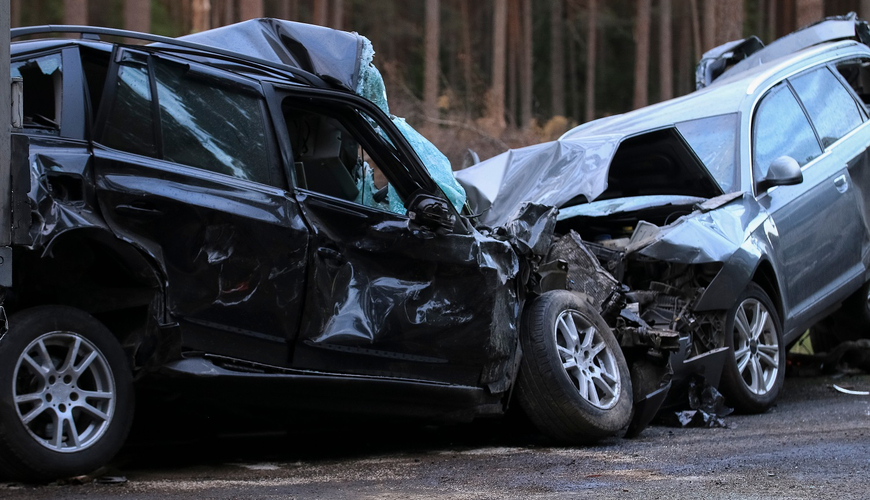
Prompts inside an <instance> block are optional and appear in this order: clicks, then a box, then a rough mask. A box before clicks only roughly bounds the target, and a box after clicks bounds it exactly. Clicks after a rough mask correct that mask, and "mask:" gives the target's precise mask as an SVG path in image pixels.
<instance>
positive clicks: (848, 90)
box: [786, 64, 867, 153]
mask: <svg viewBox="0 0 870 500" xmlns="http://www.w3.org/2000/svg"><path fill="white" fill-rule="evenodd" d="M815 71H827V72H828V73H829V74H831V75H833V77H834V79H835V80H836V81H837V82H839V84H840V86H842V87H843V88H844V90H845V91H846V95H848V96H849V97H851V98H852V104H853V105H854V106H855V108H856V109H857V110H858V116H859V118H860V119H861V122H860V123H858V125H856V126H855V127H854V128H852V129H851V130H849V131H847V132H846V133H845V134H843V135H842V136H840V137H838V138H837V140H835V141H834V142H832V143H830V144H828V145H827V146H825V145H824V142H822V136H821V135H820V134H819V130H818V128H817V127H816V123H815V122H814V121H813V117H812V116H810V112H809V110H808V109H807V107H806V104H805V103H804V101H803V99H801V96H800V94H799V93H798V91H797V89H795V88H794V86H793V85H792V80H793V79H795V78H800V77H801V76H804V75H808V74H810V73H813V72H815ZM786 80H787V81H788V86H789V87H790V88H791V90H792V93H793V94H794V96H795V98H796V99H797V100H798V103H799V104H800V105H801V108H802V109H803V110H804V114H805V115H806V117H807V119H808V120H809V122H810V126H811V127H812V128H813V132H815V134H816V140H818V141H819V145H820V146H821V147H822V152H823V153H824V152H825V151H827V150H828V149H830V148H831V147H832V146H834V145H835V144H837V143H838V142H840V141H841V140H842V139H843V138H844V137H846V136H848V135H849V134H851V133H852V132H854V131H855V130H857V129H858V127H860V126H861V125H863V124H864V123H866V121H867V117H866V116H865V114H864V112H863V111H862V108H863V107H864V106H863V105H859V103H858V101H857V100H856V99H855V95H854V94H855V91H854V90H853V89H852V87H851V86H850V85H849V84H848V83H847V82H845V81H844V80H843V76H842V75H840V72H839V71H837V69H836V68H832V67H831V64H824V65H820V66H816V67H813V68H809V69H807V70H805V71H801V72H800V73H797V74H795V75H791V76H789V77H788V78H787V79H786Z"/></svg>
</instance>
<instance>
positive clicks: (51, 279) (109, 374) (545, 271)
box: [0, 19, 670, 480]
mask: <svg viewBox="0 0 870 500" xmlns="http://www.w3.org/2000/svg"><path fill="white" fill-rule="evenodd" d="M53 32H65V33H79V34H81V38H80V39H69V38H67V39H60V38H54V39H42V40H27V41H21V42H16V43H13V46H12V47H13V48H12V75H13V77H17V78H20V79H21V80H23V110H22V111H23V112H22V113H21V118H22V120H21V122H20V123H19V125H20V127H19V128H16V129H15V130H14V133H13V138H12V139H13V163H12V177H13V178H12V184H13V189H12V193H9V194H8V200H7V201H8V203H10V204H11V209H12V220H11V221H9V223H10V224H11V225H12V236H13V245H12V246H11V247H6V248H2V249H0V252H2V256H3V258H4V259H3V261H2V262H3V264H2V265H0V285H2V286H3V288H2V290H3V309H2V310H0V312H2V311H4V310H5V312H8V313H9V319H8V321H6V320H5V317H4V321H3V322H2V323H3V324H4V325H5V326H6V327H7V328H6V329H4V333H3V335H2V336H0V468H2V469H5V471H6V473H7V474H9V475H10V476H13V477H18V478H24V479H36V480H39V479H46V478H52V477H58V476H68V475H74V474H79V473H84V472H88V471H90V470H93V469H94V468H96V467H98V466H100V465H101V464H103V463H104V462H106V461H107V460H109V459H111V457H112V456H113V455H114V454H115V453H116V452H117V450H118V449H119V447H120V446H121V445H122V443H123V441H124V440H125V438H126V436H127V433H128V430H129V428H130V425H131V421H132V415H133V406H134V399H135V398H134V388H135V389H136V390H137V391H138V390H139V389H140V388H145V387H149V388H150V387H160V388H161V390H163V391H165V392H164V393H170V392H177V393H178V394H182V395H184V397H188V398H196V397H199V398H201V402H202V404H212V405H221V406H223V407H224V408H225V409H226V411H228V412H234V411H237V412H246V411H253V410H254V409H255V408H260V407H263V406H267V407H272V408H280V409H282V410H287V409H289V410H292V411H294V412H296V413H295V414H297V415H306V416H311V415H319V414H324V415H332V416H336V415H338V416H341V415H345V414H355V415H366V416H369V417H373V418H379V417H382V416H402V417H418V418H423V419H426V420H434V421H468V420H471V419H474V418H476V417H479V416H491V415H499V414H502V413H504V412H505V411H506V409H507V408H508V405H509V403H510V402H511V399H512V398H511V396H512V395H514V394H515V395H516V398H517V399H518V401H519V403H520V405H521V406H522V407H523V408H524V409H525V412H526V413H527V414H528V415H529V417H530V418H531V419H532V421H533V422H534V423H535V424H536V425H537V426H538V427H539V428H540V429H541V430H542V431H544V432H545V433H547V434H549V435H551V436H553V437H555V438H557V439H559V440H562V441H565V442H574V443H578V442H589V441H593V440H595V439H598V438H601V437H603V436H607V435H611V434H613V433H615V432H617V431H618V430H619V429H621V428H623V427H624V426H625V425H626V424H627V423H628V422H629V419H630V415H631V413H632V405H633V400H634V399H642V398H640V397H638V396H643V394H640V395H634V394H633V391H632V380H631V378H630V377H629V367H628V363H627V362H626V356H628V355H629V353H632V354H631V356H633V357H634V358H633V359H636V358H637V357H638V356H641V357H643V356H647V355H649V356H650V359H653V361H651V362H652V363H658V365H657V366H659V367H661V366H662V365H664V362H663V361H655V359H658V360H661V359H666V358H664V357H662V356H658V357H656V355H655V354H656V353H658V352H659V351H660V350H662V349H666V348H667V346H665V345H664V343H667V340H668V339H669V338H670V337H668V336H667V335H665V336H664V337H657V336H656V335H657V334H656V332H655V331H653V330H652V329H643V328H635V329H633V330H632V329H626V330H625V331H624V332H621V333H620V338H619V340H617V338H616V337H615V336H614V334H613V332H612V330H611V329H610V328H609V327H608V326H607V324H606V323H605V322H604V320H603V319H602V316H601V315H599V310H602V306H603V303H604V302H607V301H611V302H612V301H613V300H614V299H613V297H611V296H609V295H608V294H605V295H604V296H602V297H601V298H600V300H599V299H596V298H593V297H592V296H590V295H584V294H581V293H577V292H572V291H567V290H566V289H567V288H569V287H568V282H569V279H568V266H567V263H566V262H565V259H558V258H555V257H554V256H553V252H552V249H553V248H554V246H553V243H554V241H556V240H555V238H554V236H553V230H554V227H555V209H552V208H549V207H543V206H538V205H533V204H526V205H524V206H523V207H522V208H521V209H520V210H519V211H518V212H517V213H516V214H515V216H514V217H513V218H512V219H511V220H510V221H509V222H508V223H506V224H504V225H500V226H498V227H484V226H480V225H476V224H475V223H473V222H472V221H473V217H470V216H469V215H468V213H467V208H463V203H464V194H462V193H461V192H460V193H459V194H458V195H457V194H456V193H454V195H453V196H448V195H445V192H447V191H449V190H450V189H455V187H456V186H452V185H450V181H451V180H452V177H450V179H449V180H448V179H444V178H443V175H442V179H441V180H439V181H437V182H436V180H433V178H437V176H436V175H434V173H430V172H434V169H433V166H432V163H430V162H429V161H425V159H426V158H428V157H429V156H428V155H429V152H430V151H431V150H430V149H427V148H428V146H427V144H426V143H424V141H421V139H420V138H419V137H418V136H415V135H413V133H411V132H407V128H408V127H407V125H405V124H404V122H403V121H401V120H396V119H391V117H390V116H389V115H388V114H387V113H386V107H385V105H384V104H385V102H386V101H385V100H384V101H383V102H382V103H380V104H381V105H380V106H379V105H376V104H374V103H373V102H372V100H371V99H366V98H363V97H360V95H358V94H359V93H360V92H359V91H358V89H360V88H369V89H375V90H377V89H379V88H381V85H382V81H381V80H379V75H377V72H376V70H374V69H373V67H372V66H371V65H370V64H369V61H370V59H371V55H372V52H371V50H370V44H368V41H367V40H365V39H364V38H363V37H360V36H358V35H356V34H351V33H344V32H338V31H334V30H329V29H326V28H320V27H315V26H308V25H302V24H298V23H290V22H287V21H278V20H274V19H259V20H253V21H247V22H245V23H241V24H238V25H234V26H230V27H225V28H220V29H217V30H212V31H209V32H205V33H202V34H198V35H193V36H191V37H186V38H182V39H170V38H163V37H157V36H153V35H145V34H140V33H131V32H126V31H119V30H110V29H104V28H91V27H35V28H22V29H17V30H13V31H12V36H13V38H19V37H22V36H33V35H39V34H47V33H53ZM100 36H102V37H122V41H121V42H118V43H109V42H105V41H101V40H100V38H99V37H100ZM137 42H138V43H141V42H149V44H148V45H137V44H136V43H137ZM363 94H365V93H363ZM368 96H369V97H371V98H372V99H376V100H377V99H379V98H381V97H383V94H382V92H380V93H379V92H375V93H374V94H371V93H369V94H368ZM409 138H410V140H409ZM421 151H422V152H425V153H422V154H421ZM421 157H422V158H424V160H421ZM441 173H442V174H443V171H442V172H441ZM381 176H383V177H381ZM379 181H380V182H379ZM385 181H388V184H386V183H385ZM460 191H461V188H460ZM593 260H594V259H593ZM590 266H593V265H592V264H590ZM593 267H594V266H593ZM577 272H578V271H577V269H575V270H574V271H572V273H573V275H572V276H573V277H572V278H571V280H570V281H572V282H573V281H574V280H575V279H576V278H577V276H578V275H577ZM579 272H580V273H581V274H582V273H583V272H585V271H584V270H583V269H582V268H581V269H580V270H579ZM588 272H589V273H597V274H595V276H600V277H602V279H605V281H606V280H607V277H606V276H605V275H606V274H607V273H606V272H604V271H603V270H602V269H593V268H590V269H589V270H588ZM590 279H592V278H590ZM593 281H594V279H593ZM593 288H594V287H593ZM608 290H609V291H613V290H615V288H608ZM593 303H594V306H593ZM609 303H610V302H608V304H609ZM610 306H611V307H610V309H611V310H613V306H614V305H613V304H610ZM616 310H618V308H617V309H616ZM620 324H625V323H624V322H622V323H620ZM659 333H661V332H659ZM620 344H622V345H623V346H624V349H621V348H620ZM651 347H652V349H651ZM623 350H625V356H624V354H623ZM637 353H640V354H637ZM631 359H632V358H630V359H629V361H631ZM654 378H655V379H656V380H655V381H654V383H653V384H646V385H647V386H650V387H651V389H658V382H659V377H654ZM514 388H516V390H514ZM658 392H659V393H662V391H660V390H659V391H658ZM659 402H660V400H659ZM651 407H652V408H653V410H652V411H653V412H654V410H655V409H656V408H657V406H656V405H655V404H653V405H651ZM641 413H644V412H643V411H639V412H636V414H641ZM646 413H647V414H648V413H649V411H647V412H646ZM282 414H283V413H282ZM290 415H291V417H290V418H291V419H292V415H293V413H290Z"/></svg>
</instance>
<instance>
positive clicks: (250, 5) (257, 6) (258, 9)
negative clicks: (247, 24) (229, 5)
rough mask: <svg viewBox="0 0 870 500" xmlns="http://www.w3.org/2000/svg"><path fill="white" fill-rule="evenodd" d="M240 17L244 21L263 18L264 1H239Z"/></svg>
mask: <svg viewBox="0 0 870 500" xmlns="http://www.w3.org/2000/svg"><path fill="white" fill-rule="evenodd" d="M239 17H240V18H241V19H242V20H243V21H244V20H246V19H256V18H258V17H263V0H239Z"/></svg>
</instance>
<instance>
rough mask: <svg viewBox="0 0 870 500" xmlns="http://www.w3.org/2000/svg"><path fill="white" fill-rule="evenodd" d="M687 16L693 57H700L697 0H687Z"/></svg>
mask: <svg viewBox="0 0 870 500" xmlns="http://www.w3.org/2000/svg"><path fill="white" fill-rule="evenodd" d="M689 16H691V18H692V19H691V23H692V51H693V57H694V58H695V59H697V60H700V59H701V54H703V52H702V49H701V21H700V20H699V18H698V0H689Z"/></svg>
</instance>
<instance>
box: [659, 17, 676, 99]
mask: <svg viewBox="0 0 870 500" xmlns="http://www.w3.org/2000/svg"><path fill="white" fill-rule="evenodd" d="M672 45H673V44H672V43H671V0H659V100H660V101H667V100H668V99H670V98H672V97H673V96H674V61H673V54H672V52H673V47H672Z"/></svg>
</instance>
